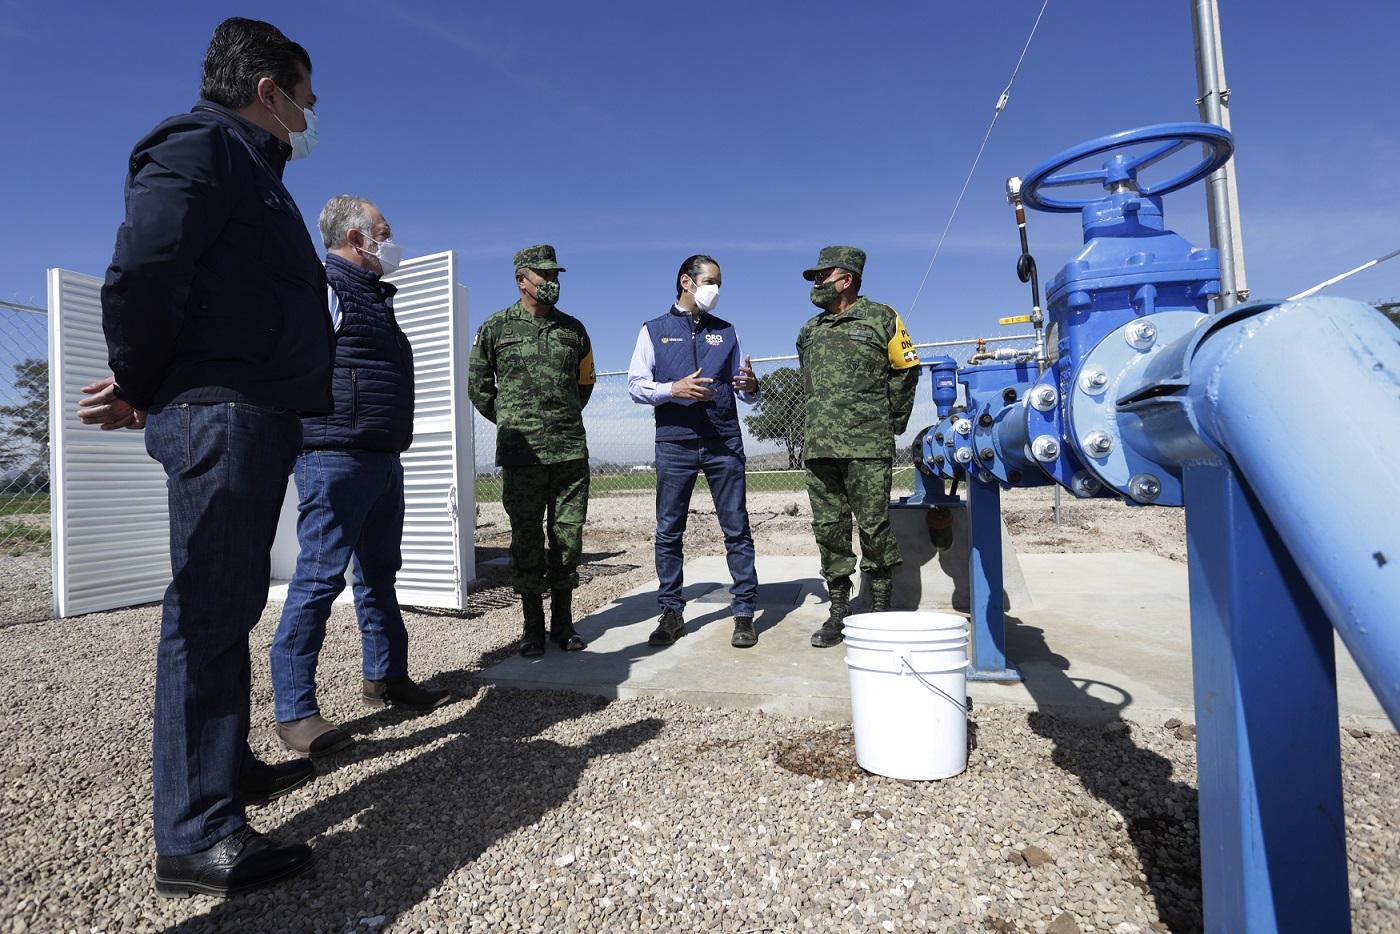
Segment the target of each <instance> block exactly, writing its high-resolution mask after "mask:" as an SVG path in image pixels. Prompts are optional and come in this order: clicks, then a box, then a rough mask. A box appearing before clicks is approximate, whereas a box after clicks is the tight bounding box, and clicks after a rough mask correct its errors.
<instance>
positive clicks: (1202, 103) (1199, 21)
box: [1191, 0, 1249, 312]
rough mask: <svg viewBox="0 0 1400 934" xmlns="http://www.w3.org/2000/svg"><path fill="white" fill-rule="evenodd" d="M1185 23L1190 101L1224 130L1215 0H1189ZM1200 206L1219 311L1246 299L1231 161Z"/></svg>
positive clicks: (1226, 118)
mask: <svg viewBox="0 0 1400 934" xmlns="http://www.w3.org/2000/svg"><path fill="white" fill-rule="evenodd" d="M1191 27H1192V32H1193V33H1194V35H1195V42H1196V89H1197V91H1199V92H1200V97H1198V98H1197V99H1196V105H1197V106H1198V107H1199V108H1200V112H1201V120H1202V121H1203V122H1205V123H1214V124H1215V125H1216V126H1221V127H1224V128H1225V129H1227V130H1228V129H1230V89H1229V87H1228V86H1227V85H1226V84H1225V57H1224V53H1223V52H1222V51H1221V43H1220V11H1219V9H1218V7H1217V0H1192V16H1191ZM1206 210H1207V212H1208V213H1209V215H1210V245H1211V246H1212V247H1214V248H1215V249H1216V251H1217V252H1218V253H1219V254H1220V297H1219V298H1218V299H1216V303H1215V310H1216V311H1217V312H1220V311H1224V310H1225V309H1226V308H1229V307H1230V306H1232V305H1238V304H1239V303H1240V302H1243V301H1245V300H1246V299H1248V298H1249V286H1248V284H1247V282H1246V279H1245V272H1244V241H1243V238H1242V237H1241V234H1240V203H1239V191H1238V189H1237V188H1236V187H1235V160H1233V159H1232V160H1230V161H1229V162H1227V163H1225V164H1224V165H1223V166H1221V167H1220V168H1218V169H1216V170H1215V171H1214V172H1212V173H1211V175H1210V177H1209V178H1208V179H1207V180H1206Z"/></svg>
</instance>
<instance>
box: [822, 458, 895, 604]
mask: <svg viewBox="0 0 1400 934" xmlns="http://www.w3.org/2000/svg"><path fill="white" fill-rule="evenodd" d="M807 496H808V498H809V499H810V500H811V501H812V532H813V533H814V534H815V535H816V538H817V551H818V552H820V554H821V560H822V577H823V578H824V579H825V580H826V582H827V583H831V582H832V581H836V580H840V579H842V578H849V577H850V576H851V574H853V573H854V572H855V569H856V555H855V551H854V550H853V549H852V548H851V516H852V515H853V514H854V516H855V521H856V524H857V525H858V526H859V527H860V569H861V570H862V571H864V572H865V573H866V574H868V575H870V576H872V577H889V576H890V575H891V574H892V573H893V572H894V566H895V565H897V564H899V563H900V560H901V559H900V557H899V544H898V543H897V542H896V541H895V538H894V530H893V529H891V528H890V515H889V508H890V461H889V460H887V459H885V458H864V457H862V458H847V457H813V458H808V460H807Z"/></svg>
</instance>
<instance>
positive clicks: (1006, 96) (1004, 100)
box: [909, 0, 1050, 314]
mask: <svg viewBox="0 0 1400 934" xmlns="http://www.w3.org/2000/svg"><path fill="white" fill-rule="evenodd" d="M1049 5H1050V0H1044V2H1043V3H1041V4H1040V12H1039V13H1037V14H1036V15H1035V22H1034V23H1032V24H1031V32H1030V35H1028V36H1027V37H1026V44H1025V45H1024V46H1022V47H1021V55H1020V57H1019V58H1017V59H1016V67H1015V68H1013V69H1011V77H1010V79H1008V80H1007V82H1006V87H1005V88H1003V89H1002V92H1001V96H1000V97H999V98H997V106H996V110H995V111H993V112H992V120H991V122H990V123H988V124H987V132H986V133H983V134H982V145H980V146H978V147H977V155H976V156H975V157H973V160H972V168H970V169H968V171H967V178H965V179H964V180H963V184H962V190H960V191H959V192H958V198H957V200H956V201H954V202H953V210H952V211H951V212H950V213H949V214H948V223H946V224H944V225H943V233H942V234H941V235H940V236H939V238H938V245H937V246H935V247H934V249H933V256H932V257H931V258H930V259H929V261H928V268H927V269H925V270H924V278H923V279H922V280H921V281H920V282H919V289H918V291H917V292H915V293H914V300H913V301H912V302H910V303H909V312H910V313H911V314H912V313H913V311H914V308H915V306H917V305H918V304H919V297H920V296H922V295H923V294H924V286H925V285H927V284H928V277H929V273H931V272H932V271H933V264H934V263H936V262H937V261H938V254H939V253H941V252H943V243H944V241H945V240H947V239H948V231H949V230H951V229H952V227H953V219H954V218H956V217H957V216H958V208H959V207H961V206H962V202H963V196H964V195H966V194H967V188H968V186H969V185H971V184H972V176H973V175H975V174H976V173H977V164H978V163H979V162H981V161H982V153H983V152H984V151H985V150H986V148H987V140H989V139H991V138H992V129H993V128H994V127H996V125H997V120H998V118H1000V117H1001V112H1002V111H1003V110H1005V109H1006V105H1007V104H1009V103H1010V102H1011V86H1012V85H1014V84H1015V83H1016V76H1017V75H1019V74H1020V73H1021V63H1022V62H1024V61H1025V60H1026V52H1027V51H1029V49H1030V47H1031V40H1032V39H1034V38H1035V31H1036V30H1037V29H1039V28H1040V20H1041V18H1042V17H1043V16H1045V8H1046V7H1048V6H1049Z"/></svg>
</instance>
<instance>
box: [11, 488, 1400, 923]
mask: <svg viewBox="0 0 1400 934" xmlns="http://www.w3.org/2000/svg"><path fill="white" fill-rule="evenodd" d="M1025 492H1026V493H1028V494H1030V495H1020V491H1018V494H1016V495H1008V497H1007V508H1006V513H1007V521H1008V525H1009V526H1010V527H1011V529H1012V534H1013V537H1014V538H1015V539H1016V541H1017V543H1018V546H1019V547H1021V548H1022V549H1024V550H1027V551H1032V550H1075V551H1100V550H1103V551H1107V550H1122V549H1124V548H1127V549H1135V550H1145V551H1153V552H1155V553H1159V554H1177V553H1184V540H1183V535H1182V534H1181V525H1180V521H1179V516H1180V514H1179V513H1174V512H1170V511H1165V510H1129V509H1127V508H1126V507H1121V506H1116V505H1114V504H1111V503H1098V502H1093V503H1079V502H1075V503H1069V502H1067V503H1066V511H1065V521H1064V523H1063V524H1062V526H1061V527H1060V528H1059V529H1056V528H1055V526H1054V524H1053V521H1052V520H1051V518H1050V516H1049V510H1048V502H1049V498H1048V495H1043V496H1040V497H1039V498H1037V497H1036V495H1035V493H1036V491H1025ZM794 502H795V503H797V505H798V510H797V515H788V514H787V511H786V510H787V508H788V507H789V506H790V505H791V504H792V503H794ZM696 506H697V510H696V513H697V515H696V522H695V523H694V528H693V529H692V530H691V532H690V533H689V538H690V540H691V544H692V547H708V546H712V545H714V544H715V543H716V542H717V541H718V532H717V530H716V529H715V528H714V520H713V514H712V511H710V510H709V509H708V508H707V507H708V503H702V501H701V500H700V499H698V498H697V501H696ZM751 512H752V514H753V520H754V523H755V527H756V529H757V537H758V540H759V548H760V550H761V551H768V552H770V553H789V554H794V553H795V554H803V553H810V552H811V551H812V550H813V549H812V548H811V545H810V538H809V537H808V536H809V535H810V531H809V527H808V525H807V523H808V521H809V519H808V513H807V509H806V504H805V502H804V501H803V500H801V499H795V498H794V497H793V495H792V494H763V495H761V496H757V497H754V498H753V499H752V501H751ZM650 518H651V509H650V505H649V502H648V501H647V500H646V499H645V498H631V497H612V498H600V499H599V500H597V501H595V503H594V508H593V510H592V523H591V524H590V527H589V531H588V538H587V543H586V544H587V556H586V561H587V564H586V567H585V577H586V581H585V583H584V585H583V587H582V588H581V590H580V593H579V595H578V598H577V603H578V606H579V608H580V609H581V610H587V609H590V608H593V607H596V606H599V605H602V604H603V603H604V602H606V601H608V600H609V599H611V598H612V597H614V596H616V595H618V594H620V593H621V592H623V591H625V590H627V589H630V588H631V587H634V586H636V585H637V584H638V583H640V582H642V581H645V580H647V579H649V578H650V577H651V576H652V570H651V561H650V547H651V545H650V541H649V537H650V536H649V534H648V529H649V523H650ZM481 522H482V527H481V529H480V534H479V537H478V541H479V549H478V562H479V563H480V562H483V561H485V560H487V559H489V558H491V557H494V556H497V555H499V554H501V553H503V548H504V544H505V540H506V532H505V530H504V527H503V523H502V522H501V517H500V516H497V515H495V514H494V513H493V511H492V509H491V508H486V507H483V509H482V515H481ZM1052 539H1053V540H1054V541H1052ZM1061 539H1063V541H1060V540H1061ZM46 560H47V559H46V557H44V556H40V558H39V559H38V560H37V561H36V562H35V563H34V567H33V568H29V567H28V565H20V564H14V563H7V565H6V568H7V571H8V570H9V569H11V568H17V570H14V571H13V572H12V573H9V574H7V578H8V579H7V580H6V582H5V586H6V591H5V595H6V605H5V606H4V607H3V608H2V609H0V614H3V615H0V667H2V668H3V672H4V678H5V683H6V684H8V685H9V686H10V689H11V697H12V701H13V702H14V703H13V706H14V707H15V708H17V713H15V714H12V715H11V716H10V717H9V718H7V719H6V720H5V721H4V722H3V724H2V725H0V743H3V748H4V749H6V750H7V752H8V755H6V756H5V757H4V760H3V767H4V770H5V779H6V781H5V782H4V786H3V792H2V793H0V828H3V829H0V853H3V854H4V855H3V856H0V931H25V930H28V931H50V930H84V931H91V930H100V931H117V930H163V929H172V930H192V931H194V930H198V931H258V930H273V929H279V928H280V929H283V930H295V931H302V930H308V931H310V930H315V931H375V930H381V929H392V930H403V931H424V930H436V931H456V930H464V929H471V930H492V931H494V930H507V929H509V930H514V929H523V930H536V931H551V932H552V931H557V930H582V929H587V930H624V931H626V930H668V931H670V930H675V931H688V930H696V929H701V928H707V929H710V930H715V931H726V932H729V931H747V932H751V934H752V932H759V931H804V930H848V929H857V928H859V929H870V930H876V931H879V930H890V931H893V930H922V929H927V930H940V931H943V930H949V931H1003V932H1005V931H1049V932H1055V934H1066V932H1072V931H1091V930H1092V931H1114V932H1122V934H1127V932H1133V931H1144V932H1145V931H1153V930H1183V931H1189V930H1195V929H1197V928H1199V926H1200V911H1199V897H1200V896H1199V875H1200V867H1199V862H1198V856H1197V846H1198V838H1197V828H1196V822H1195V811H1196V792H1195V743H1194V742H1193V741H1192V738H1191V737H1192V732H1193V731H1192V729H1191V727H1190V725H1189V724H1185V725H1178V724H1175V723H1170V725H1167V724H1159V723H1145V724H1128V723H1121V722H1120V723H1111V724H1109V725H1108V726H1107V727H1104V726H1102V725H1098V726H1093V727H1088V726H1083V725H1076V724H1071V723H1067V722H1064V721H1060V720H1057V719H1055V718H1053V717H1050V716H1047V715H1044V714H1040V713H1036V712H1032V713H1030V714H1029V715H1028V714H1027V713H1026V712H1025V711H1013V710H998V709H984V710H978V711H976V712H975V713H974V718H973V724H972V726H973V730H972V736H973V748H972V750H971V753H970V756H969V768H968V771H967V772H965V773H964V774H963V775H961V776H958V777H956V778H953V779H950V780H947V781H943V782H932V783H913V782H900V781H894V780H890V779H884V778H879V777H876V776H872V775H868V774H866V773H864V772H862V771H861V770H860V769H859V768H858V767H857V766H856V765H855V762H854V759H853V754H852V746H851V738H850V732H849V730H848V729H846V728H844V727H836V726H833V725H831V724H826V723H820V722H816V721H810V720H801V719H794V718H780V717H766V716H762V715H758V714H754V713H746V712H740V711H721V710H711V709H702V708H696V707H689V706H685V705H681V704H675V703H669V702H666V701H660V700H642V701H615V702H611V703H608V702H604V701H602V700H599V699H596V698H592V697H586V696H582V695H577V694H571V693H552V692H550V693H546V692H519V691H512V690H508V689H499V688H487V687H482V686H481V685H480V684H479V682H478V679H477V674H478V672H480V671H481V669H482V668H484V667H486V666H488V665H490V664H492V663H493V662H494V661H496V660H498V659H500V658H502V657H504V655H505V654H506V653H509V652H510V651H511V645H512V642H513V640H514V639H515V637H516V636H517V627H518V614H516V612H515V611H514V605H513V601H512V600H511V599H510V596H509V593H508V587H507V586H506V581H505V573H504V571H503V570H502V569H498V568H491V569H489V570H488V572H487V574H486V576H484V577H483V579H482V580H481V581H479V582H478V585H477V586H476V588H475V591H476V592H475V593H474V607H473V610H472V611H471V612H469V613H466V614H453V613H440V612H428V611H425V612H412V613H410V614H409V616H408V624H409V627H410V630H411V632H412V637H413V668H414V672H415V674H416V675H417V676H419V677H420V679H428V680H429V681H430V682H431V683H435V684H439V685H442V686H448V687H451V688H452V689H454V691H456V692H457V693H458V694H459V695H460V699H459V700H457V701H456V702H455V703H453V704H451V705H448V706H446V707H443V708H441V709H439V710H437V711H435V712H433V713H431V714H429V715H426V716H421V717H413V716H408V715H404V714H399V713H397V712H394V711H380V712H373V713H370V712H367V711H365V710H364V709H362V708H360V707H358V706H357V703H358V689H359V686H358V680H359V648H358V641H357V639H356V637H355V635H354V624H353V618H352V616H351V615H350V614H349V613H348V612H346V611H345V610H344V609H337V611H336V612H335V615H334V616H333V618H332V624H331V630H330V635H329V636H328V638H327V640H326V646H325V649H324V651H323V653H322V659H321V672H320V684H321V700H322V705H323V708H324V711H325V713H326V715H327V716H328V717H331V718H333V719H337V720H339V721H340V722H342V723H344V724H346V725H347V726H348V728H349V729H350V730H351V731H352V732H353V733H355V734H356V735H357V737H358V740H359V741H358V743H357V745H356V746H355V747H353V748H352V749H350V750H347V751H346V752H345V753H343V754H341V755H340V756H338V757H335V758H334V759H332V760H330V761H328V762H326V763H324V764H323V766H322V774H321V775H320V776H319V777H318V778H317V780H316V781H315V782H313V783H312V784H310V785H308V786H306V787H305V788H303V789H300V790H298V791H297V792H295V793H293V794H292V795H289V796H288V797H287V798H284V799H282V800H281V801H278V802H275V803H274V804H272V805H270V806H268V807H265V808H259V809H255V810H254V811H252V812H251V813H252V820H253V823H254V825H255V826H256V827H258V828H259V829H261V830H264V831H267V832H271V833H274V834H277V835H280V836H284V837H286V838H288V839H298V840H302V839H304V840H311V841H312V843H313V845H314V846H315V848H316V851H317V857H318V862H317V866H316V868H315V869H314V870H313V872H312V874H310V875H308V876H306V877H303V878H302V879H299V880H296V881H294V882H291V883H287V884H284V885H282V886H278V887H275V888H272V889H269V890H266V891H265V892H262V893H258V894H254V895H250V896H248V897H245V898H242V899H237V900H233V901H228V902H222V901H219V900H215V899H207V898H192V899H185V900H161V899H158V898H156V897H155V896H154V894H153V892H152V890H151V882H150V863H151V859H152V844H151V839H150V826H149V825H150V794H149V718H150V715H151V692H152V681H153V660H154V626H155V622H156V619H157V616H158V609H157V608H156V607H153V606H147V607H138V608H134V609H130V610H125V611H121V612H113V613H103V614H94V615H92V616H87V617H82V618H79V619H74V620H68V621H65V622H63V623H57V622H52V621H47V620H45V621H40V622H26V621H24V619H23V618H22V617H20V616H18V615H15V612H14V609H13V607H14V605H13V604H11V603H10V602H9V601H10V596H9V595H10V594H11V593H15V594H20V593H23V592H24V591H25V590H26V589H27V590H29V591H33V592H35V593H38V592H39V591H41V590H42V586H41V583H40V580H41V579H40V577H38V576H37V575H39V573H40V569H42V568H44V567H46ZM26 573H32V574H34V575H36V576H34V577H31V578H30V579H29V580H28V584H27V585H26V584H25V581H24V580H23V576H24V575H25V574H26ZM40 596H42V598H43V599H42V600H41V601H40V602H41V603H42V604H44V605H46V602H47V595H46V594H40ZM275 620H276V616H275V613H274V612H268V613H266V614H265V615H264V618H263V621H262V623H261V625H260V626H259V628H258V629H257V630H256V632H255V634H254V642H255V649H254V658H255V664H254V689H253V717H254V730H253V735H252V742H253V745H254V748H255V750H256V751H257V752H258V753H259V754H260V755H263V756H265V757H267V758H270V759H274V760H277V759H282V758H284V757H285V753H284V752H282V751H281V750H280V749H278V748H276V747H275V743H274V740H273V737H272V729H271V727H272V712H271V711H272V703H271V700H272V699H271V691H270V686H269V683H268V678H267V670H266V664H265V663H264V662H263V661H262V659H264V658H265V657H266V649H267V644H268V641H269V640H270V638H271V633H272V629H273V628H274V625H275ZM1342 751H1343V762H1344V769H1345V774H1346V793H1347V813H1348V835H1349V853H1350V858H1351V884H1352V889H1353V892H1352V895H1353V898H1352V903H1353V908H1354V913H1353V914H1354V922H1355V926H1356V929H1357V930H1359V931H1385V930H1397V929H1400V922H1397V919H1400V838H1398V837H1397V831H1398V830H1400V795H1397V792H1396V790H1395V786H1394V777H1395V775H1396V774H1400V740H1397V738H1396V737H1395V736H1394V735H1393V734H1367V733H1364V732H1361V731H1356V732H1355V733H1352V732H1347V733H1344V734H1343V735H1342Z"/></svg>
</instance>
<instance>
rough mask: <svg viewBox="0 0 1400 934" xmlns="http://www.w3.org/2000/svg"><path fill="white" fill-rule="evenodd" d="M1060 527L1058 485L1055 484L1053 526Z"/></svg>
mask: <svg viewBox="0 0 1400 934" xmlns="http://www.w3.org/2000/svg"><path fill="white" fill-rule="evenodd" d="M1059 527H1060V485H1059V484H1058V483H1057V484H1055V528H1057V529H1058V528H1059Z"/></svg>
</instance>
